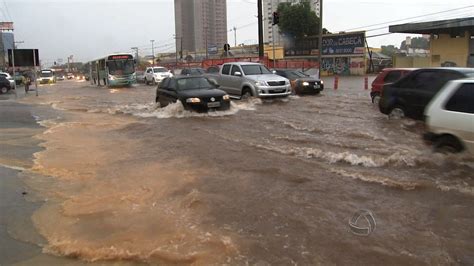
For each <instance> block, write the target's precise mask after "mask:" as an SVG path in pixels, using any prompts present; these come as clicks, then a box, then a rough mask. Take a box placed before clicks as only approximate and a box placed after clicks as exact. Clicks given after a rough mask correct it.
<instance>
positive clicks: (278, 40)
mask: <svg viewBox="0 0 474 266" xmlns="http://www.w3.org/2000/svg"><path fill="white" fill-rule="evenodd" d="M301 1H309V3H310V5H311V10H312V11H314V13H316V15H317V16H318V17H319V15H320V10H321V4H320V0H263V16H264V26H263V27H264V31H263V32H264V33H263V39H264V42H265V43H268V44H272V43H273V38H274V39H275V46H282V45H283V36H282V34H280V30H279V29H278V25H275V26H272V17H273V12H276V11H277V9H278V5H279V4H280V3H288V2H290V3H295V4H297V3H300V2H301ZM272 32H273V35H272Z"/></svg>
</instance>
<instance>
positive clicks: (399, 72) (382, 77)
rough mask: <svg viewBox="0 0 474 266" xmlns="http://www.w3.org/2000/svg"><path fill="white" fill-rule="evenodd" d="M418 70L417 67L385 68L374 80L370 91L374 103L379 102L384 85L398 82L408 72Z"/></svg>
mask: <svg viewBox="0 0 474 266" xmlns="http://www.w3.org/2000/svg"><path fill="white" fill-rule="evenodd" d="M413 70H416V68H385V69H383V70H382V72H380V73H379V74H378V75H377V77H376V78H375V80H374V81H373V82H372V90H371V92H370V98H371V99H372V103H374V104H378V103H379V101H380V96H381V95H382V89H383V86H384V85H387V84H392V83H394V82H397V81H398V80H400V79H401V78H403V77H404V76H406V75H407V74H408V73H410V72H412V71H413Z"/></svg>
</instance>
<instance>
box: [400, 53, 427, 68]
mask: <svg viewBox="0 0 474 266" xmlns="http://www.w3.org/2000/svg"><path fill="white" fill-rule="evenodd" d="M393 66H394V67H402V68H411V67H416V68H422V67H431V66H432V65H431V57H413V56H396V57H394V61H393Z"/></svg>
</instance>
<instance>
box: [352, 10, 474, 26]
mask: <svg viewBox="0 0 474 266" xmlns="http://www.w3.org/2000/svg"><path fill="white" fill-rule="evenodd" d="M471 7H474V5H469V6H465V7H460V8H454V9H450V10H445V11H441V12H435V13H429V14H425V15H419V16H415V17H409V18H404V19H397V20H392V21H387V22H383V23H377V24H372V25H367V26H361V27H357V28H352V29H347V30H344V31H353V30H360V29H366V28H370V27H374V26H381V25H386V24H391V23H394V22H401V21H405V20H410V19H416V18H423V17H429V16H433V15H438V14H443V13H447V12H453V11H457V10H462V9H465V8H471Z"/></svg>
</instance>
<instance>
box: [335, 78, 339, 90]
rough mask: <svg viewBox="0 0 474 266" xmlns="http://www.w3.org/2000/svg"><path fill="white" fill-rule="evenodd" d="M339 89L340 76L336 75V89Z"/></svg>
mask: <svg viewBox="0 0 474 266" xmlns="http://www.w3.org/2000/svg"><path fill="white" fill-rule="evenodd" d="M338 87H339V76H338V75H336V76H334V89H335V90H337V88H338Z"/></svg>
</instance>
